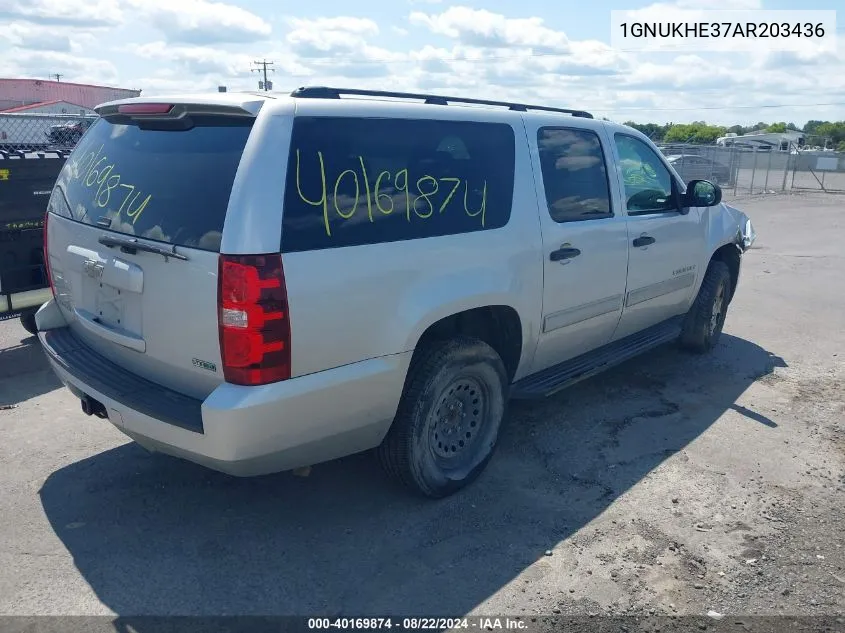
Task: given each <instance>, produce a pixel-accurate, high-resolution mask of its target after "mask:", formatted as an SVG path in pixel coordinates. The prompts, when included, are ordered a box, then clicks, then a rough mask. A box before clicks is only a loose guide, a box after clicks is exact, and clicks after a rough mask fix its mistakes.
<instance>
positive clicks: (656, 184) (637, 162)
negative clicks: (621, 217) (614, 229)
mask: <svg viewBox="0 0 845 633" xmlns="http://www.w3.org/2000/svg"><path fill="white" fill-rule="evenodd" d="M615 139H616V147H617V150H618V151H619V164H620V167H621V168H622V175H623V178H624V181H625V200H626V204H627V208H628V211H629V212H632V213H660V212H664V211H673V210H675V209H676V205H675V203H674V201H673V195H672V176H671V175H670V173H669V170H668V169H666V166H665V165H664V164H663V163H662V162H661V160H660V158H658V156H657V154H656V153H655V152H654V150H652V149H651V148H650V147H649V146H648V145H646V144H645V143H643V142H642V141H641V140H639V139H637V138H634V137H632V136H626V135H624V134H617V135H615ZM680 167H681V163H680V160H679V161H678V162H676V163H675V168H676V169H679V168H680Z"/></svg>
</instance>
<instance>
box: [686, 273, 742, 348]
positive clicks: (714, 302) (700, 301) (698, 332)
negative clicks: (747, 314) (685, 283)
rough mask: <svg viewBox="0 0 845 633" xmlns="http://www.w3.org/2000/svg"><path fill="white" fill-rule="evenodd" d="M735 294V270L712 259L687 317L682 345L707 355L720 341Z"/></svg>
mask: <svg viewBox="0 0 845 633" xmlns="http://www.w3.org/2000/svg"><path fill="white" fill-rule="evenodd" d="M730 296H731V273H730V270H728V266H727V264H725V263H724V262H720V261H711V262H710V265H709V266H708V267H707V272H706V273H705V274H704V281H702V282H701V289H700V290H699V291H698V296H697V297H696V298H695V302H694V303H693V304H692V307H691V308H690V310H689V312H687V315H686V317H685V319H684V324H683V328H682V330H681V336H680V340H679V342H680V344H681V347H682V348H684V349H686V350H689V351H691V352H695V353H698V354H703V353H705V352H709V351H710V350H711V349H713V348H714V347H715V346H716V344H717V343H718V342H719V337H720V336H721V334H722V328H723V327H724V325H725V317H726V316H727V312H728V304H729V297H730Z"/></svg>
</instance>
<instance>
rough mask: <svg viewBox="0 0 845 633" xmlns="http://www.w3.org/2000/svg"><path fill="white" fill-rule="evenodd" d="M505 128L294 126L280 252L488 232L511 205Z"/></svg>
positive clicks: (367, 122)
mask: <svg viewBox="0 0 845 633" xmlns="http://www.w3.org/2000/svg"><path fill="white" fill-rule="evenodd" d="M514 142H515V141H514V134H513V129H512V128H511V127H510V126H509V125H505V124H499V123H477V122H457V121H432V120H406V119H362V118H307V117H301V118H297V119H296V121H295V123H294V129H293V140H292V143H291V150H290V151H291V154H290V162H289V167H288V174H287V185H286V188H285V208H284V220H283V227H282V250H283V251H285V252H291V251H304V250H312V249H322V248H332V247H340V246H353V245H359V244H373V243H377V242H393V241H398V240H409V239H417V238H425V237H434V236H438V235H448V234H453V233H468V232H472V231H481V230H489V229H496V228H500V227H502V226H504V225H505V224H507V222H508V219H509V218H510V212H511V204H512V201H513V174H514V153H515V145H514Z"/></svg>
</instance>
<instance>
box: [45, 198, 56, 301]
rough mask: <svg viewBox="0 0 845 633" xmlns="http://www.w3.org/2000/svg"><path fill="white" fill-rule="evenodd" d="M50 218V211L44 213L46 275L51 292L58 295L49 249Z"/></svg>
mask: <svg viewBox="0 0 845 633" xmlns="http://www.w3.org/2000/svg"><path fill="white" fill-rule="evenodd" d="M49 219H50V211H49V210H48V211H47V213H45V214H44V239H43V240H42V242H44V275H45V276H46V277H47V285H48V286H50V292H52V293H53V297H54V298H55V296H56V289H55V288H54V287H53V275H52V273H51V272H50V251H49V250H48V249H47V222H48V220H49Z"/></svg>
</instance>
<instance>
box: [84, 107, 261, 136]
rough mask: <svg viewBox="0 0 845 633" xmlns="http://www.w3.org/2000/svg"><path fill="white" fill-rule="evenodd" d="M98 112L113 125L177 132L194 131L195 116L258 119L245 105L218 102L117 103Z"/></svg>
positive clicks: (101, 108)
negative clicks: (138, 126) (137, 126)
mask: <svg viewBox="0 0 845 633" xmlns="http://www.w3.org/2000/svg"><path fill="white" fill-rule="evenodd" d="M95 112H97V114H99V115H100V116H101V117H102V118H104V119H105V120H106V121H108V122H109V123H115V124H118V125H140V126H143V127H154V128H157V129H176V130H185V129H190V128H192V127H193V125H194V124H193V117H194V116H223V117H235V118H238V119H242V120H243V119H254V118H255V113H253V112H250V111H249V110H247V109H246V108H244V107H242V106H238V105H229V104H218V103H168V102H134V103H113V104H105V105H101V106H98V107H97V108H95Z"/></svg>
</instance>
